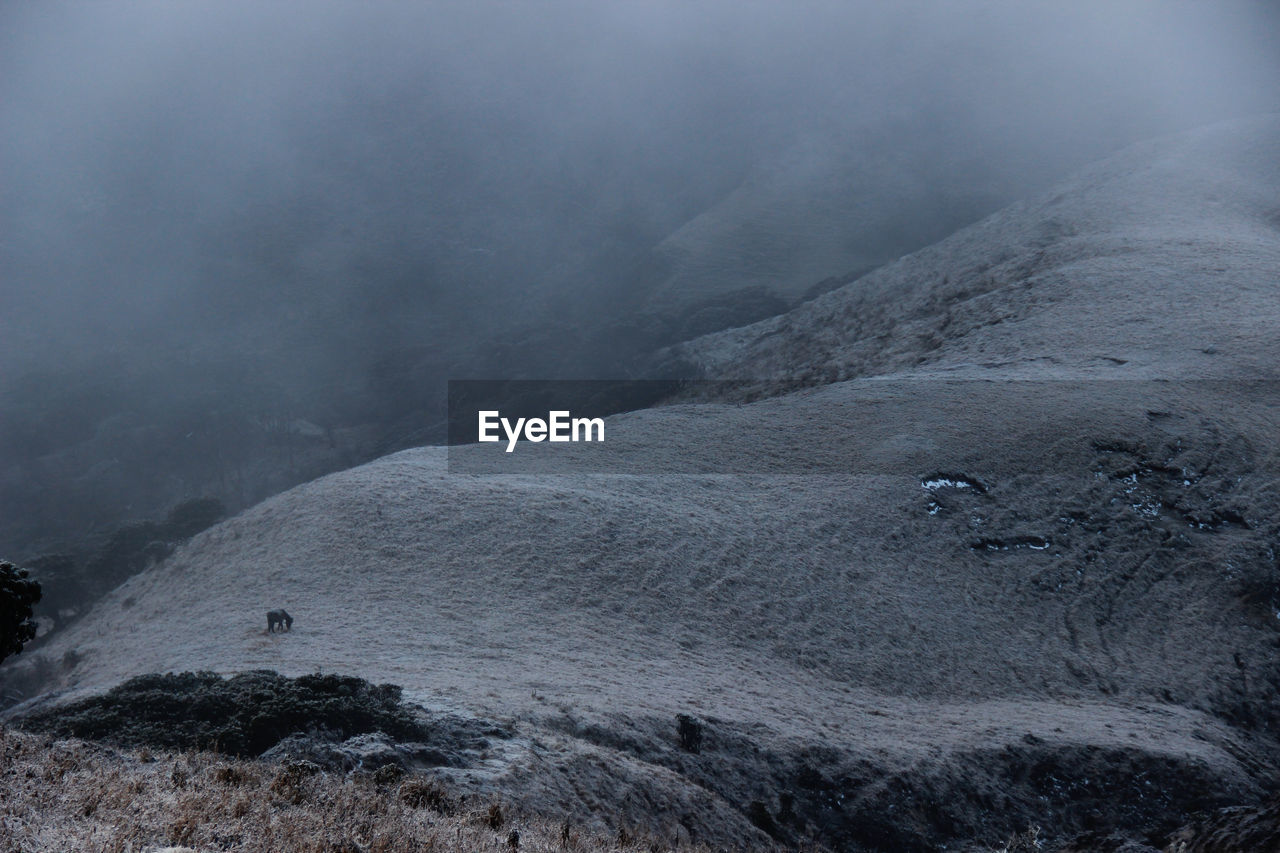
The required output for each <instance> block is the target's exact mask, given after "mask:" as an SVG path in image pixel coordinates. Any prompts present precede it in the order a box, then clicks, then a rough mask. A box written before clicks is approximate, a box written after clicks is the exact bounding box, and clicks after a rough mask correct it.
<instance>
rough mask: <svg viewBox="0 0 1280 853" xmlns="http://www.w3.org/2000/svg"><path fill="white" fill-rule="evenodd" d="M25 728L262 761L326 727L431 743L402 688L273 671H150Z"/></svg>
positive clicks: (31, 719)
mask: <svg viewBox="0 0 1280 853" xmlns="http://www.w3.org/2000/svg"><path fill="white" fill-rule="evenodd" d="M21 726H22V728H24V729H27V730H29V731H36V732H43V733H46V734H51V735H55V736H57V737H76V738H82V739H85V740H102V741H108V742H111V743H114V744H118V745H121V746H149V747H160V748H164V749H207V750H213V751H216V752H221V753H225V754H227V755H236V756H256V755H261V754H262V753H263V752H265V751H266V750H268V749H270V748H271V747H273V746H275V745H276V744H277V743H279V742H280V741H281V740H282V739H284V738H286V737H288V736H289V735H292V734H298V733H307V732H317V731H319V732H325V733H327V734H330V735H332V736H333V737H335V738H337V739H345V738H349V737H353V736H355V735H359V734H366V733H370V732H384V733H386V734H387V735H390V736H391V737H393V738H396V739H399V740H404V741H415V740H425V739H426V729H425V727H424V725H423V722H422V721H421V719H420V718H419V717H418V716H417V715H415V713H414V712H413V709H412V708H411V707H410V706H408V705H406V704H404V703H403V702H402V701H401V692H400V688H399V687H397V686H396V685H394V684H381V685H374V684H370V683H369V682H367V681H365V680H364V679H361V678H355V677H352V676H342V675H304V676H301V677H299V678H286V677H285V676H282V675H279V674H278V673H275V672H272V671H270V670H255V671H252V672H244V673H239V674H237V675H233V676H231V677H229V678H223V677H222V676H220V675H218V674H217V673H214V672H184V673H180V674H166V675H143V676H139V677H137V678H132V679H129V680H128V681H126V682H124V683H123V684H120V685H118V686H117V687H114V688H112V689H111V690H109V691H107V692H106V693H104V694H102V695H99V696H93V697H90V698H87V699H82V700H80V701H78V702H73V703H70V704H68V705H63V706H60V707H56V708H51V709H48V710H44V711H39V712H36V713H33V714H31V715H30V716H28V717H26V718H25V719H23V721H22V723H21Z"/></svg>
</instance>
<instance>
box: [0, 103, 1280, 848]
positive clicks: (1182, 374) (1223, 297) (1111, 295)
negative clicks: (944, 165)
mask: <svg viewBox="0 0 1280 853" xmlns="http://www.w3.org/2000/svg"><path fill="white" fill-rule="evenodd" d="M1278 149H1280V120H1277V119H1276V118H1274V117H1270V118H1256V119H1251V120H1245V121H1238V122H1228V123H1224V124H1219V125H1215V126H1213V127H1209V128H1204V129H1200V130H1196V131H1191V132H1187V133H1183V134H1179V135H1175V136H1172V137H1168V138H1163V139H1159V140H1154V141H1151V142H1147V143H1142V144H1139V145H1137V146H1134V147H1132V148H1129V149H1127V150H1125V151H1122V152H1120V153H1119V154H1117V155H1115V156H1113V157H1111V158H1108V159H1107V160H1105V161H1103V162H1101V163H1098V164H1096V165H1093V166H1090V167H1088V168H1086V169H1084V170H1082V171H1080V172H1078V173H1077V174H1076V175H1074V176H1072V177H1070V178H1068V179H1067V180H1066V181H1064V182H1062V183H1060V184H1058V185H1057V186H1055V187H1053V188H1051V189H1050V190H1049V191H1048V192H1047V193H1046V194H1045V195H1044V196H1042V197H1040V198H1039V199H1033V200H1032V201H1030V202H1028V203H1020V204H1016V205H1013V206H1010V207H1008V208H1006V209H1004V210H1002V211H1000V212H999V213H997V214H996V215H994V216H993V217H990V218H988V219H986V220H983V221H982V222H979V223H977V224H975V225H973V226H970V227H968V228H965V229H962V230H961V231H959V232H957V233H956V234H954V235H953V236H951V237H949V238H947V239H946V240H944V241H942V242H940V243H938V244H936V245H934V246H930V247H927V248H925V249H922V250H920V251H918V252H915V253H913V254H911V255H909V256H907V257H905V258H903V259H902V260H900V261H898V262H896V263H895V264H892V265H889V266H887V267H885V268H883V269H881V270H880V271H878V272H876V273H873V274H871V275H869V276H866V277H864V278H863V279H860V280H858V281H855V282H852V283H849V284H846V285H844V286H843V287H840V288H837V289H836V290H833V291H832V292H830V293H828V294H826V295H824V296H822V297H819V298H817V299H816V300H813V301H811V302H806V303H804V304H802V305H800V306H798V307H797V308H795V309H793V310H792V311H790V312H788V313H787V314H786V315H784V316H783V317H781V318H778V319H776V320H769V321H764V322H763V323H761V324H756V325H754V326H749V327H746V328H743V329H738V330H733V331H731V332H722V333H718V334H716V335H712V336H709V337H706V338H703V339H700V340H697V341H693V342H690V343H688V344H686V345H684V346H683V347H682V348H681V352H682V355H683V357H684V358H686V359H688V360H690V361H691V362H692V363H696V364H701V365H702V366H703V367H704V368H706V369H708V370H712V371H714V372H715V373H716V374H717V375H721V376H726V377H730V378H731V379H732V378H734V377H737V380H738V381H737V382H729V383H725V384H722V385H719V386H715V387H719V388H723V389H727V391H728V393H727V395H726V396H725V397H724V398H723V399H720V400H702V401H695V402H685V403H678V404H673V405H665V406H659V407H656V408H651V409H648V410H645V411H640V412H633V413H629V414H622V415H617V416H615V417H612V418H609V419H608V421H607V425H606V429H607V430H608V434H609V435H610V436H611V438H610V442H612V443H606V444H605V445H604V446H603V447H601V448H600V449H599V452H604V453H614V454H616V459H615V461H614V463H613V466H612V468H610V467H608V466H606V467H605V468H603V469H602V468H600V467H599V465H598V462H597V465H596V467H594V468H593V467H590V466H586V467H583V468H580V469H575V468H574V466H573V464H572V462H573V456H574V455H581V456H585V455H586V454H588V453H593V452H597V451H596V449H594V448H588V447H586V446H579V447H575V448H572V449H571V451H572V452H571V453H570V456H568V457H566V456H565V455H564V453H565V452H569V451H562V450H561V448H559V447H555V446H551V445H545V444H543V445H536V446H534V445H527V446H522V447H521V448H520V450H519V453H517V454H512V457H511V458H512V459H515V458H516V457H518V458H519V460H520V461H518V462H512V463H510V464H511V466H512V467H510V468H509V469H507V470H506V473H502V472H501V470H500V471H499V473H492V472H490V473H485V474H479V475H478V474H473V473H466V472H467V471H468V470H469V469H468V468H467V466H466V465H465V464H464V463H465V462H466V461H467V458H469V457H475V458H479V457H480V456H481V455H482V454H486V453H489V451H491V450H492V451H493V453H490V454H489V455H490V457H493V456H494V454H496V455H497V457H499V458H501V459H504V460H505V459H507V458H508V457H506V456H505V455H504V454H503V452H502V449H501V448H490V447H486V446H484V445H480V444H476V445H470V446H465V447H453V448H449V449H448V450H446V449H445V448H439V447H426V448H418V449H413V450H408V451H404V452H401V453H397V454H393V455H390V456H387V457H385V458H383V459H380V460H378V461H376V462H373V463H371V464H368V465H364V466H360V467H356V468H353V469H350V470H348V471H344V472H341V473H338V474H334V475H331V476H328V477H324V478H321V479H318V480H315V481H313V482H311V483H308V484H306V485H303V486H300V487H298V488H295V489H292V490H290V491H288V492H286V493H284V494H281V495H279V496H277V497H275V498H272V499H270V500H267V501H265V502H263V503H261V504H259V505H258V506H256V507H253V508H252V509H250V510H248V511H246V512H244V513H242V514H240V515H239V516H237V517H235V518H233V519H230V520H228V521H226V522H224V523H222V524H220V525H217V526H215V527H214V528H212V529H210V530H208V531H206V532H204V533H202V534H200V535H198V536H196V537H195V538H194V539H192V540H191V542H190V543H189V544H188V545H186V546H184V547H183V548H181V549H179V551H178V552H177V553H175V554H174V555H173V556H172V557H170V558H169V559H168V560H166V561H165V562H164V563H162V564H160V565H158V566H156V567H153V568H151V569H148V570H147V571H144V572H142V573H140V574H139V575H137V576H135V577H133V578H131V579H130V580H128V581H127V582H126V583H124V584H123V585H121V586H120V587H119V588H118V589H116V590H114V591H113V592H112V593H111V594H110V595H108V596H107V597H106V598H105V599H104V600H103V601H102V602H101V603H100V604H99V606H98V607H96V608H95V609H94V610H93V611H92V612H91V613H90V614H89V615H88V616H87V617H85V618H84V619H83V620H81V621H79V622H77V623H75V624H73V625H71V626H70V627H68V628H67V629H65V630H64V631H61V632H59V633H58V634H56V635H54V636H53V637H52V638H50V640H49V642H48V643H47V644H46V645H45V646H44V647H42V648H41V649H40V651H39V654H40V656H41V659H42V660H43V661H44V662H43V663H39V662H37V661H35V660H29V661H27V662H24V666H26V667H28V668H29V669H30V670H32V671H35V672H42V673H43V676H42V677H43V678H44V679H45V680H44V681H43V682H42V683H41V684H40V688H39V689H40V690H43V691H48V692H45V693H44V694H43V695H42V696H39V697H37V698H36V700H35V705H36V706H43V707H48V706H50V705H52V704H56V703H59V702H65V701H68V700H71V699H75V698H78V697H81V696H83V695H85V694H86V693H88V692H92V691H97V690H102V689H104V688H106V687H109V686H111V685H113V684H115V683H118V682H119V681H121V680H122V679H125V678H127V677H130V676H133V675H137V674H140V673H146V672H163V671H181V670H196V669H212V670H217V671H223V672H235V671H239V670H244V669H261V668H270V669H274V670H278V671H280V672H283V673H286V674H305V673H308V672H312V671H314V670H315V669H317V668H322V669H330V670H331V669H336V670H339V671H349V672H359V673H361V675H362V676H364V677H366V678H369V679H371V680H383V679H385V680H390V681H394V682H395V683H397V684H402V685H403V686H404V688H405V691H406V695H408V696H410V697H411V698H413V699H414V700H416V701H420V702H422V703H423V704H425V705H427V706H429V707H434V708H437V709H441V710H444V711H447V712H449V713H452V714H458V715H461V716H463V717H474V718H476V719H479V720H486V719H490V720H499V721H501V724H502V725H503V726H504V727H506V728H505V730H506V731H509V732H510V736H509V737H507V738H505V739H504V740H503V741H502V743H501V744H500V745H498V746H495V747H494V748H493V751H492V753H491V754H490V755H489V758H488V759H487V760H486V761H484V762H480V763H477V764H475V765H473V766H472V765H469V766H451V767H434V768H432V770H431V772H433V773H434V774H436V776H437V777H438V778H442V779H448V780H449V781H450V783H451V784H454V785H457V786H459V787H460V788H461V789H465V790H468V791H475V792H480V793H485V794H490V795H491V794H499V795H501V796H503V797H507V798H509V799H510V800H511V801H512V802H516V803H519V804H520V805H521V807H522V808H526V809H529V810H531V811H533V812H534V813H539V814H545V813H548V812H554V813H558V814H565V815H569V816H571V818H572V819H573V820H575V821H581V822H584V823H586V824H588V825H591V826H595V827H598V828H600V829H602V830H604V829H608V828H616V826H619V825H622V826H642V827H645V828H646V829H647V830H648V831H651V832H654V833H656V834H657V835H658V837H660V838H665V839H674V840H675V841H682V840H683V841H693V842H704V843H710V844H713V845H721V846H723V845H739V846H743V847H748V848H765V847H767V845H769V844H773V843H778V844H783V845H800V844H803V843H804V842H805V840H806V839H816V840H817V841H819V842H821V843H823V844H825V845H828V846H830V847H831V848H833V849H839V850H855V851H862V850H880V849H901V850H934V849H942V848H943V847H946V848H948V849H951V848H953V847H958V848H959V849H987V850H989V849H994V848H995V846H996V845H998V844H999V843H1001V841H1002V840H1004V839H1007V838H1009V837H1010V836H1011V835H1013V834H1015V833H1018V832H1021V831H1023V830H1025V829H1026V828H1027V827H1028V826H1031V825H1035V826H1039V827H1041V828H1042V829H1043V839H1044V842H1045V843H1046V844H1050V845H1053V846H1051V847H1050V848H1049V849H1088V850H1104V849H1114V845H1116V844H1121V843H1128V844H1130V845H1136V846H1133V847H1132V849H1137V850H1151V849H1158V848H1159V847H1162V846H1164V845H1165V843H1166V841H1167V840H1168V839H1170V838H1172V837H1174V836H1173V834H1174V832H1175V830H1178V828H1179V827H1180V826H1182V825H1183V824H1184V823H1188V822H1189V821H1190V819H1191V815H1192V814H1193V813H1197V812H1200V811H1203V810H1207V809H1213V808H1217V807H1222V806H1229V805H1233V804H1256V803H1258V802H1260V801H1261V800H1262V798H1263V797H1264V796H1265V795H1267V793H1268V792H1274V790H1275V779H1276V768H1277V762H1278V761H1280V747H1278V746H1277V743H1276V739H1275V732H1276V730H1277V726H1278V725H1280V719H1278V718H1277V717H1276V710H1275V709H1276V708H1277V707H1280V704H1278V703H1277V699H1280V695H1278V691H1280V673H1278V672H1277V670H1276V666H1275V656H1274V648H1275V644H1276V642H1277V630H1278V629H1277V624H1278V623H1277V619H1276V612H1277V602H1280V574H1278V571H1280V564H1278V563H1277V561H1276V557H1275V548H1276V543H1277V542H1278V541H1280V526H1278V525H1277V520H1276V519H1277V518H1278V517H1280V516H1278V515H1277V511H1278V510H1280V506H1278V505H1277V502H1276V495H1277V494H1280V490H1277V485H1278V484H1280V482H1278V477H1280V475H1278V473H1277V472H1278V471H1280V467H1278V466H1280V456H1278V455H1277V447H1280V443H1278V441H1277V439H1280V424H1278V423H1277V421H1276V418H1275V406H1276V402H1277V399H1278V396H1280V395H1278V393H1277V392H1278V390H1280V386H1277V383H1276V379H1277V377H1276V376H1275V371H1274V367H1273V362H1271V361H1270V360H1269V359H1270V357H1271V356H1273V355H1274V350H1273V348H1272V347H1271V346H1270V336H1269V330H1270V329H1271V328H1273V327H1274V322H1275V315H1276V311H1277V303H1276V301H1275V298H1274V288H1275V282H1274V270H1275V269H1276V268H1277V262H1280V220H1277V218H1276V211H1275V208H1274V198H1276V194H1277V190H1280V170H1278V169H1277V168H1276V163H1277V162H1280V160H1277V158H1276V157H1275V156H1274V154H1275V152H1276V151H1277V150H1278ZM1212 201H1216V202H1217V204H1213V203H1211V202H1212ZM944 270H945V272H944ZM1069 317H1074V318H1077V322H1068V321H1067V319H1066V318H1069ZM873 345H874V347H873ZM699 360H700V361H699ZM748 401H750V402H748ZM264 602H270V603H272V604H282V605H284V606H287V608H288V609H289V611H290V612H292V613H293V614H294V616H295V618H296V625H295V626H294V627H293V630H292V631H290V632H288V633H287V634H264V633H263V631H262V627H261V625H260V624H259V621H260V611H261V609H262V606H263V603H264ZM157 638H163V642H158V641H157ZM19 710H21V709H19ZM679 715H685V716H686V717H690V718H691V719H694V720H696V721H697V724H698V725H699V726H701V727H702V728H701V731H702V732H703V736H704V738H705V740H704V741H703V742H702V745H701V746H700V747H699V748H698V749H697V750H690V749H688V748H682V747H681V745H680V741H679V739H678V729H677V725H676V721H677V719H678V718H679ZM1090 833H1094V835H1090ZM1098 833H1100V835H1098ZM1104 837H1105V838H1104ZM1081 839H1084V841H1081ZM1089 839H1093V840H1092V841H1089ZM1104 840H1105V842H1106V843H1104ZM1086 842H1087V844H1093V845H1094V846H1087V845H1086V846H1083V847H1081V846H1078V845H1079V844H1086ZM1095 842H1096V843H1095ZM1169 843H1172V842H1169ZM1072 844H1074V845H1077V846H1074V847H1073V846H1070V845H1072ZM1107 844H1112V847H1108V846H1106V845H1107ZM1063 845H1067V846H1063ZM1170 849H1172V848H1170Z"/></svg>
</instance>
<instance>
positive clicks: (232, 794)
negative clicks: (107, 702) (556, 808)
mask: <svg viewBox="0 0 1280 853" xmlns="http://www.w3.org/2000/svg"><path fill="white" fill-rule="evenodd" d="M513 829H516V830H518V832H519V842H518V849H519V850H521V851H581V853H595V851H622V850H626V851H635V850H671V849H674V848H672V847H671V846H670V845H669V844H663V843H657V842H655V841H654V840H652V839H641V840H634V839H632V840H627V841H625V842H622V841H619V840H617V839H607V838H602V837H600V836H598V835H593V834H591V833H589V832H586V831H581V830H579V829H576V828H574V827H572V826H569V825H568V824H566V823H564V822H563V821H562V820H557V819H556V818H555V817H554V816H522V815H515V814H513V813H512V810H511V808H510V807H509V806H507V805H506V804H499V803H495V802H493V801H491V800H481V799H480V798H476V797H468V798H462V797H458V796H455V795H454V794H452V793H451V792H450V791H448V790H447V789H446V788H445V787H444V786H442V785H441V784H440V783H439V782H437V781H434V780H430V779H426V778H424V777H420V776H407V777H405V778H403V779H396V780H384V783H383V784H379V782H378V780H377V779H376V778H375V777H374V776H373V774H354V775H344V774H331V773H325V772H321V771H320V770H319V768H317V767H316V766H315V765H311V764H309V763H307V762H297V763H294V764H288V765H283V766H282V765H274V764H266V763H262V762H256V761H238V760H234V759H228V758H226V757H225V756H220V755H216V754H214V753H204V752H187V753H173V752H158V751H157V752H153V751H150V750H116V749H112V748H109V747H104V746H101V745H98V744H93V743H86V742H83V741H76V740H52V739H49V738H47V737H42V736H38V735H31V734H26V733H22V732H16V731H12V730H6V729H4V728H0V851H3V853H9V851H21V853H53V851H57V852H58V853H62V851H66V850H82V851H95V853H98V851H101V853H143V851H157V850H163V849H164V848H166V847H181V848H191V849H192V850H195V851H201V853H202V851H212V850H219V851H221V850H237V851H263V853H266V851H272V853H421V851H428V850H429V851H441V853H453V851H459V853H461V851H479V850H506V851H511V850H513V846H512V845H511V843H510V841H511V831H512V830H513ZM680 849H683V850H693V849H695V848H689V847H682V848H680Z"/></svg>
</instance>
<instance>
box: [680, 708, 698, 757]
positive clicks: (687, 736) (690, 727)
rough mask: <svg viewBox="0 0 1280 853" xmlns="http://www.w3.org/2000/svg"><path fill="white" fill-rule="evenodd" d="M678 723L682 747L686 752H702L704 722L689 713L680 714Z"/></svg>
mask: <svg viewBox="0 0 1280 853" xmlns="http://www.w3.org/2000/svg"><path fill="white" fill-rule="evenodd" d="M676 725H677V733H678V734H679V735H680V748H681V749H683V750H684V751H685V752H693V753H698V752H702V723H700V722H698V721H697V720H695V719H694V718H693V717H690V716H689V715H688V714H678V715H677V716H676Z"/></svg>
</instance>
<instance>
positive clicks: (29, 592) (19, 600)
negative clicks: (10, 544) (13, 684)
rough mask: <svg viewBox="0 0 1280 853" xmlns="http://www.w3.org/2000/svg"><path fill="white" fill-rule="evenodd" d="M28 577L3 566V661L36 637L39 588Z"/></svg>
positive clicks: (24, 572)
mask: <svg viewBox="0 0 1280 853" xmlns="http://www.w3.org/2000/svg"><path fill="white" fill-rule="evenodd" d="M27 575H28V573H27V570H26V569H20V568H18V567H17V566H15V565H13V563H3V562H0V661H2V660H4V659H5V658H7V657H9V655H16V654H17V653H18V652H20V651H22V647H23V646H24V645H26V644H27V643H28V642H29V641H31V640H32V639H34V638H35V636H36V623H35V622H34V621H33V620H32V618H31V617H32V612H31V608H32V606H34V605H35V603H36V602H37V601H39V600H40V584H38V583H36V582H35V581H33V580H30V579H29V578H28V576H27Z"/></svg>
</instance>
